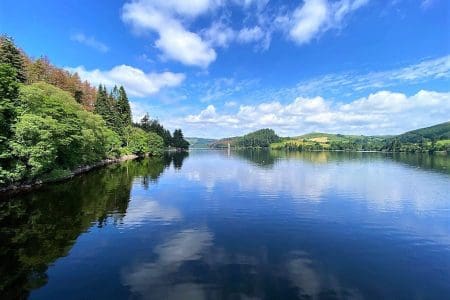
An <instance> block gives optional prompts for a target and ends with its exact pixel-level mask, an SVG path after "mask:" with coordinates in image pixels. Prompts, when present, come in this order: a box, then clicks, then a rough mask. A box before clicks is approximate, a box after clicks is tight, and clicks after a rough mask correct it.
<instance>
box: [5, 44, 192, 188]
mask: <svg viewBox="0 0 450 300" xmlns="http://www.w3.org/2000/svg"><path fill="white" fill-rule="evenodd" d="M26 61H27V58H26V55H25V54H24V53H23V52H22V51H20V50H19V49H18V48H17V47H16V46H15V45H14V43H13V41H12V40H11V39H10V38H7V37H4V36H3V37H1V39H0V187H1V186H5V185H9V184H11V183H14V182H29V181H34V180H36V179H41V180H49V179H55V178H60V177H64V176H66V175H68V174H70V172H71V171H72V170H73V169H75V168H77V167H80V166H84V165H89V164H93V163H96V162H98V161H101V160H103V159H107V158H117V157H119V156H122V155H127V154H135V155H144V154H150V155H160V154H161V153H162V152H163V150H164V148H165V147H166V146H167V145H170V146H172V145H178V144H179V145H180V147H177V146H175V147H177V148H186V147H188V146H189V145H188V144H187V145H186V144H184V143H182V142H180V141H183V140H184V139H183V134H182V132H181V130H176V131H175V132H174V137H173V138H172V137H171V142H170V143H169V144H166V142H165V139H164V138H163V136H162V135H159V134H158V132H155V131H152V130H147V129H146V128H140V126H135V125H134V124H133V123H132V118H131V109H130V104H129V101H128V97H127V94H126V91H125V89H124V88H123V87H114V88H113V89H112V90H111V91H108V90H107V89H106V87H105V86H102V85H101V86H99V88H98V91H97V90H96V89H95V88H92V87H91V86H90V85H89V84H87V83H81V81H79V79H78V80H77V79H76V78H78V76H76V75H73V74H70V73H67V72H65V71H62V70H58V69H57V68H54V67H51V68H50V69H49V68H41V69H40V68H37V67H36V64H40V63H38V62H37V60H36V61H33V64H32V66H33V67H30V66H29V65H28V66H27V62H26ZM47 66H51V65H50V64H47ZM30 70H33V72H30ZM49 70H50V71H49ZM49 74H50V75H49ZM51 74H53V75H54V74H60V75H61V74H62V75H61V78H60V79H61V80H59V79H58V80H56V81H55V82H56V84H55V82H53V80H55V79H57V78H59V77H58V76H56V75H55V76H56V77H52V76H53V75H51ZM64 78H65V79H64ZM74 78H75V79H74ZM70 79H73V80H72V81H70ZM34 81H36V82H34ZM67 82H72V83H73V84H74V85H73V86H72V87H76V86H78V83H81V86H83V84H84V86H85V87H89V88H88V89H87V90H86V91H91V92H92V93H85V91H83V89H81V90H77V89H74V90H71V84H67V85H66V83H67ZM94 91H95V92H94ZM92 96H95V99H94V100H92V99H91V98H90V97H92ZM83 99H84V100H83ZM85 100H86V101H87V102H86V103H91V102H92V103H93V105H92V106H91V105H86V103H83V101H85ZM161 127H162V126H161ZM169 135H170V133H169ZM177 141H178V142H177Z"/></svg>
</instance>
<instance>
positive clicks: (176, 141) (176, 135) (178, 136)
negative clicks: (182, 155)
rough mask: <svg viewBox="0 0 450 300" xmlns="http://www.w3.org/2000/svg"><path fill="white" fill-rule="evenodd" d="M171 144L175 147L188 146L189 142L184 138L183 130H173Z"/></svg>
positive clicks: (184, 147)
mask: <svg viewBox="0 0 450 300" xmlns="http://www.w3.org/2000/svg"><path fill="white" fill-rule="evenodd" d="M171 146H172V147H175V148H177V149H188V148H189V142H188V141H186V140H185V139H184V136H183V132H182V131H181V129H175V130H174V132H173V138H172V145H171Z"/></svg>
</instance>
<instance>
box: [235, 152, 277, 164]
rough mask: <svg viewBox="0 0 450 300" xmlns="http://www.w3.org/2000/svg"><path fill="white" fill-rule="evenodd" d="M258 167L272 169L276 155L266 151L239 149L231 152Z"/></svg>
mask: <svg viewBox="0 0 450 300" xmlns="http://www.w3.org/2000/svg"><path fill="white" fill-rule="evenodd" d="M232 153H233V154H236V155H237V156H239V157H242V158H244V159H246V160H248V161H250V162H252V163H253V164H255V165H257V166H259V167H269V168H271V167H273V165H274V164H275V161H276V159H277V156H276V155H273V153H272V152H271V151H270V150H268V149H239V150H236V151H233V152H232Z"/></svg>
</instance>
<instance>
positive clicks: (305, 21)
mask: <svg viewBox="0 0 450 300" xmlns="http://www.w3.org/2000/svg"><path fill="white" fill-rule="evenodd" d="M368 2H369V1H368V0H340V1H336V2H329V1H328V0H305V1H304V2H303V4H302V5H300V6H298V7H297V8H296V9H295V11H294V12H293V14H292V15H291V16H289V19H288V21H287V22H285V23H284V24H285V25H286V26H287V27H289V30H288V32H289V36H290V37H291V38H292V39H293V40H294V41H295V42H297V43H298V44H306V43H309V42H310V41H311V40H312V39H313V38H315V37H317V36H318V35H319V34H321V33H323V32H325V31H327V30H329V29H331V28H336V27H340V26H341V24H342V22H343V20H344V18H345V17H346V16H347V15H348V14H349V13H351V12H353V11H355V10H357V9H359V8H361V7H362V6H364V5H365V4H367V3H368Z"/></svg>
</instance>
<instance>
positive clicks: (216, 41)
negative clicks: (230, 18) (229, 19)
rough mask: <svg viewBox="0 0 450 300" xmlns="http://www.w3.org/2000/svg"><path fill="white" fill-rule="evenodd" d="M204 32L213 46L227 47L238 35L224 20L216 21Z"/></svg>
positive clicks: (206, 38)
mask: <svg viewBox="0 0 450 300" xmlns="http://www.w3.org/2000/svg"><path fill="white" fill-rule="evenodd" d="M202 33H203V36H204V38H205V40H206V41H208V43H209V44H210V45H211V46H216V47H225V48H226V47H228V46H229V45H230V43H231V42H232V41H233V40H234V39H235V35H236V33H235V32H234V30H233V29H231V28H230V27H228V26H227V25H225V24H224V23H222V22H214V23H213V24H212V25H211V27H209V28H207V29H205V30H204V31H203V32H202Z"/></svg>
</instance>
